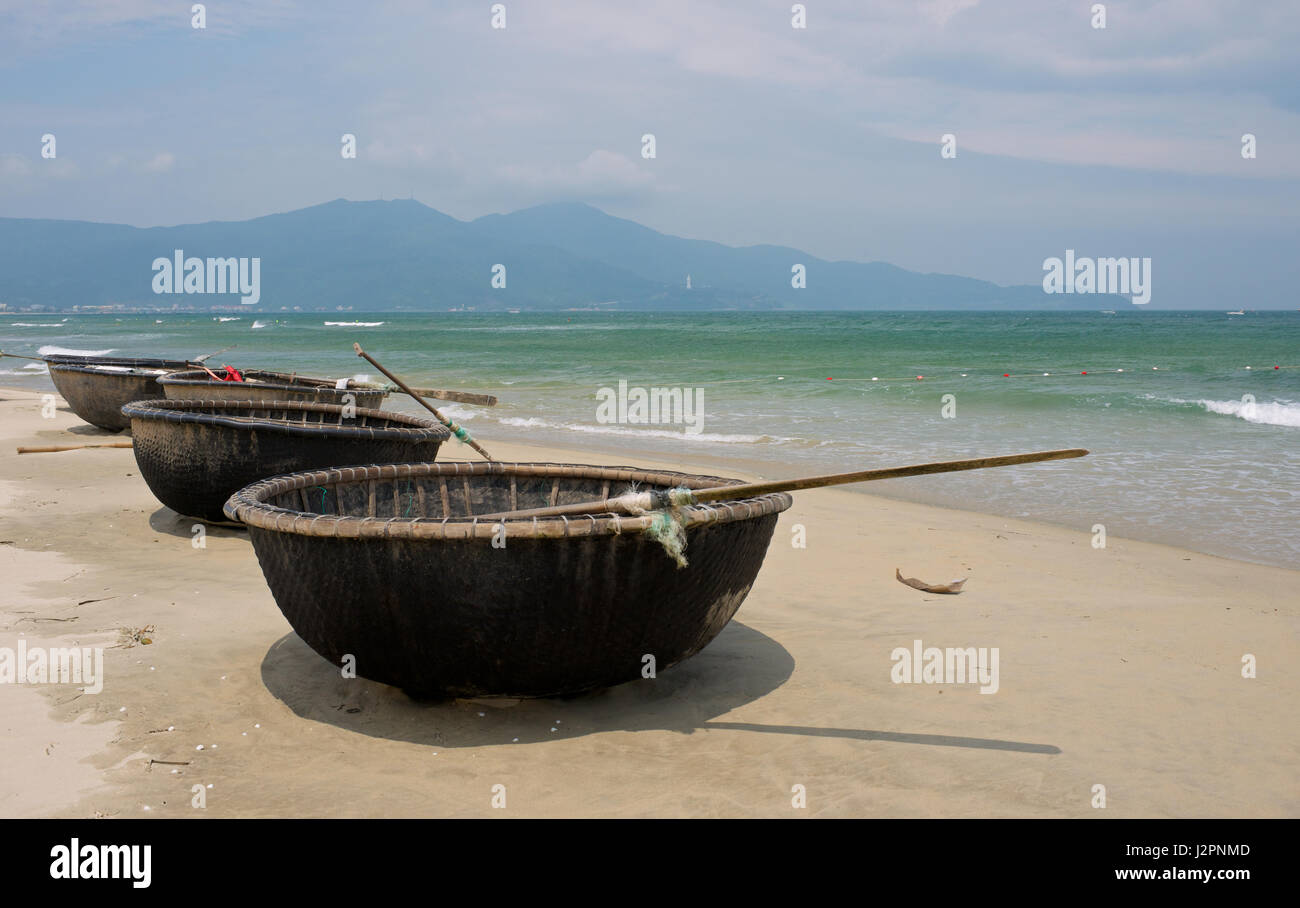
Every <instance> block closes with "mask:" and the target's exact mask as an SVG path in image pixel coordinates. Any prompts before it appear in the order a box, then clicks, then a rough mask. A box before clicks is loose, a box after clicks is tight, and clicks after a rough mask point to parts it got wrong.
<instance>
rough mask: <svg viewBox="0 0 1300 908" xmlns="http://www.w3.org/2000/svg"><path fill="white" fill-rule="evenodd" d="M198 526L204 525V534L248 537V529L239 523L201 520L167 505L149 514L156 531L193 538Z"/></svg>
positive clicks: (150, 523) (153, 528)
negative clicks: (186, 515) (184, 515)
mask: <svg viewBox="0 0 1300 908" xmlns="http://www.w3.org/2000/svg"><path fill="white" fill-rule="evenodd" d="M196 526H201V527H203V532H204V535H207V536H217V537H241V536H242V537H243V538H244V539H247V538H248V530H246V529H244V528H243V527H242V526H240V525H239V524H237V523H211V522H210V521H205V520H199V519H198V518H197V517H182V516H181V515H180V514H177V513H176V512H175V511H173V510H172V509H171V508H166V507H163V508H159V509H158V510H156V511H154V512H153V513H152V514H150V515H149V528H150V529H151V530H153V531H154V532H155V533H164V534H166V535H168V536H177V537H179V538H181V539H193V538H194V528H195V527H196Z"/></svg>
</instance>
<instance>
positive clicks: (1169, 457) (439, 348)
mask: <svg viewBox="0 0 1300 908" xmlns="http://www.w3.org/2000/svg"><path fill="white" fill-rule="evenodd" d="M236 314H237V315H239V316H241V319H240V320H239V321H227V322H218V321H215V320H214V317H213V316H210V315H171V314H164V315H160V316H155V315H138V316H135V315H133V316H122V317H120V318H119V317H114V316H78V315H74V316H68V317H66V319H67V320H66V321H64V319H65V316H63V315H58V316H49V315H31V314H19V315H13V314H5V315H3V316H0V347H2V348H3V349H5V350H9V351H11V352H26V353H31V352H35V351H36V350H38V349H40V348H42V347H48V346H58V347H63V348H66V349H71V350H85V351H103V350H112V351H114V352H115V353H118V354H126V353H135V354H142V355H143V354H149V355H167V356H174V355H180V356H197V355H199V354H202V353H206V352H209V351H211V350H215V349H218V348H220V347H224V346H226V345H228V344H238V347H237V348H236V349H235V350H232V351H230V352H229V353H227V354H223V355H222V356H219V357H216V358H214V360H213V362H230V363H232V364H234V365H236V366H243V367H271V368H276V369H281V370H298V371H300V372H304V373H308V374H313V375H322V376H329V377H338V376H344V375H347V376H351V375H369V376H370V377H372V378H373V377H376V376H374V374H373V369H371V368H370V367H369V366H368V364H366V363H365V362H363V361H361V360H358V359H357V358H356V356H355V355H353V354H352V352H351V345H352V342H353V341H354V340H356V341H360V342H361V343H362V345H363V346H365V347H366V348H367V349H368V350H369V351H371V352H372V353H374V354H375V355H376V356H377V357H379V359H380V360H381V361H382V362H384V363H385V365H387V366H388V367H389V368H390V369H392V370H394V371H396V372H397V373H398V374H400V375H402V376H403V377H405V378H407V380H408V381H409V382H411V383H412V384H417V385H424V386H435V387H445V388H457V389H463V390H476V391H486V392H490V393H494V394H497V395H498V396H499V397H500V398H501V404H500V406H498V407H496V408H495V409H491V410H485V409H479V408H474V407H468V406H461V405H454V404H450V405H447V406H446V407H445V408H444V409H445V410H446V411H447V412H448V413H449V415H452V416H453V417H454V418H457V419H459V420H462V421H463V422H464V423H465V424H466V426H467V427H469V428H470V429H471V431H473V432H474V433H475V434H476V435H477V436H479V437H481V438H482V439H483V440H484V442H485V444H488V447H489V449H490V447H491V446H490V441H491V440H492V439H494V438H499V439H504V440H516V441H534V442H538V443H542V444H552V445H564V446H567V447H570V448H574V447H590V448H593V449H598V450H601V451H614V452H619V453H625V454H626V455H627V460H628V461H629V462H633V463H635V461H636V459H637V456H638V455H644V456H646V457H655V458H664V457H678V458H681V459H683V460H694V461H695V462H709V463H716V464H718V467H717V468H718V469H719V470H724V469H725V466H726V464H728V463H729V464H732V465H733V466H734V468H735V469H738V470H739V469H743V470H751V471H757V472H762V473H764V474H766V475H772V476H789V475H797V474H800V473H813V472H830V471H839V470H849V469H859V468H864V467H869V466H884V465H894V464H902V463H909V462H917V461H924V460H940V459H942V460H947V459H954V458H959V457H967V456H976V455H982V454H995V453H1006V452H1013V451H1021V450H1034V449H1039V448H1057V447H1086V448H1089V449H1091V450H1092V452H1093V454H1092V456H1090V457H1088V458H1086V459H1083V460H1075V461H1067V462H1062V463H1056V464H1045V465H1039V466H1033V467H1024V468H1012V469H1004V470H994V471H984V472H980V473H970V474H955V475H951V476H944V477H930V478H925V479H913V480H896V481H890V482H887V483H876V484H872V485H870V486H865V487H861V488H862V490H863V491H870V492H871V493H873V494H884V495H890V496H895V497H900V498H906V499H912V500H920V501H927V502H931V503H935V504H943V505H950V506H954V507H963V508H969V509H972V510H981V511H988V512H992V513H998V514H1003V515H1007V516H1014V517H1025V518H1030V519H1035V520H1043V521H1048V522H1051V523H1056V524H1062V525H1068V526H1072V527H1076V528H1079V529H1081V530H1085V531H1088V530H1090V529H1091V528H1092V526H1093V525H1094V524H1098V523H1101V524H1105V526H1106V530H1107V533H1108V534H1110V535H1114V536H1129V537H1134V538H1140V539H1148V540H1153V541H1159V542H1167V543H1172V544H1176V545H1183V546H1187V547H1189V548H1194V549H1197V550H1200V551H1204V552H1209V553H1214V554H1222V555H1228V556H1232V557H1237V558H1242V559H1246V560H1250V561H1258V562H1265V563H1273V564H1283V565H1286V566H1291V567H1294V566H1296V565H1297V564H1298V563H1300V534H1297V514H1298V513H1300V312H1273V313H1251V314H1248V315H1245V316H1239V317H1230V316H1227V315H1225V314H1223V313H1217V312H1216V313H1205V312H1196V313H1192V312H1145V311H1136V310H1121V311H1120V312H1119V313H1118V314H1116V315H1114V316H1107V315H1102V314H1098V313H1091V312H1089V313H1043V314H1038V313H739V312H734V313H732V312H727V313H709V314H685V313H683V314H663V313H605V312H566V313H555V314H540V313H521V314H476V313H421V314H369V313H367V314H361V315H355V314H353V313H339V314H325V313H289V314H286V313H279V314H275V313H266V314H262V315H260V316H259V315H252V314H245V313H242V312H241V313H236ZM259 319H260V320H259ZM353 320H362V321H382V322H383V324H381V325H377V326H365V327H360V326H357V327H353V326H326V325H325V324H324V322H325V321H353ZM254 325H258V326H259V327H256V328H254ZM32 365H33V366H34V367H35V368H33V369H28V368H25V367H24V366H23V365H22V364H21V361H18V360H12V359H6V360H0V383H3V384H10V385H27V386H31V387H42V388H48V387H50V386H49V381H48V377H47V376H44V375H42V374H39V373H40V372H41V371H42V370H41V367H40V366H39V365H37V364H32ZM1247 366H1249V367H1251V368H1250V369H1247V368H1246V367H1247ZM1274 366H1281V367H1283V368H1280V369H1274V368H1273V367H1274ZM1085 370H1086V371H1087V372H1088V373H1089V374H1087V375H1082V374H1080V373H1081V372H1083V371H1085ZM1118 370H1123V371H1118ZM1005 373H1010V377H1003V376H1004V374H1005ZM1043 373H1049V374H1047V375H1044V374H1043ZM918 375H922V376H924V379H923V380H920V381H918V380H917V378H916V376H918ZM873 377H874V378H878V379H879V380H878V381H872V380H871V379H872V378H873ZM828 378H829V379H831V380H830V381H828V380H827V379H828ZM620 380H623V381H626V382H627V383H628V386H629V388H637V387H641V388H647V389H648V388H655V387H657V388H683V389H692V390H693V389H701V390H702V393H703V398H702V401H703V407H702V419H701V421H700V423H699V429H700V431H699V432H698V434H689V433H687V432H686V431H685V429H686V425H684V424H683V422H681V421H678V422H675V423H674V422H671V421H669V422H665V423H661V424H656V425H640V424H629V423H622V424H619V423H607V422H601V421H600V420H599V419H598V410H597V408H598V404H599V402H600V401H599V399H598V396H597V395H598V392H599V390H600V389H602V388H610V389H615V388H617V386H618V383H619V381H620ZM944 395H952V398H951V400H949V401H948V403H949V404H950V406H949V408H948V412H949V414H950V415H951V416H952V417H953V418H945V417H944V412H943V408H944V403H945V397H944ZM1247 395H1250V396H1253V402H1252V401H1251V399H1250V397H1247ZM392 405H396V406H398V408H399V409H403V410H408V411H411V412H415V411H416V410H417V408H416V407H415V406H414V405H413V404H411V403H410V402H409V401H408V402H405V403H399V401H398V399H393V401H392V403H390V406H392ZM953 405H955V410H954V409H953ZM694 415H695V414H692V416H694Z"/></svg>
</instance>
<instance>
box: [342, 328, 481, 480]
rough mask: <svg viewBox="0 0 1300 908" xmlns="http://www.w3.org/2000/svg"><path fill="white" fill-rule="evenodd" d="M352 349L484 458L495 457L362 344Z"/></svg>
mask: <svg viewBox="0 0 1300 908" xmlns="http://www.w3.org/2000/svg"><path fill="white" fill-rule="evenodd" d="M352 349H353V350H355V351H356V353H357V356H360V357H361V358H362V359H364V360H365V361H366V362H368V363H370V365H372V366H374V367H375V368H376V369H378V370H379V371H380V372H382V373H384V374H385V375H387V376H388V377H389V379H391V380H392V382H393V384H395V385H397V387H399V388H401V389H402V390H403V391H405V392H406V393H407V394H409V395H410V396H411V397H413V398H415V401H416V403H418V404H419V405H420V406H422V407H424V409H426V410H428V411H429V412H430V413H432V414H433V415H434V416H436V417H437V419H438V422H440V423H442V424H443V425H444V426H446V427H447V428H448V429H450V430H451V431H452V433H453V434H454V435H455V436H456V437H457V438H459V439H460V440H461V441H463V442H465V444H467V445H469V446H470V447H471V448H473V449H474V450H475V451H478V452H479V453H480V454H482V455H483V459H484V460H492V459H493V457H492V455H491V454H489V453H488V452H487V451H485V450H484V449H483V446H482V445H480V444H479V443H478V442H476V441H475V440H474V439H472V438H470V437H469V433H468V432H466V431H465V430H464V429H462V428H461V427H460V426H458V425H456V423H454V422H453V421H451V420H450V419H448V418H447V417H445V416H443V415H442V414H441V413H439V412H438V410H437V408H436V407H434V406H433V405H432V404H430V403H429V402H428V401H426V400H425V399H424V398H423V397H421V396H420V395H419V394H417V393H415V391H414V390H412V389H411V388H410V387H409V386H408V385H407V384H406V382H404V381H402V380H401V379H400V378H398V377H397V376H396V375H394V374H393V373H391V372H389V371H388V370H387V369H385V368H384V367H383V366H381V365H380V364H379V362H378V361H377V360H376V359H375V358H374V357H373V356H371V355H370V354H369V353H367V352H366V351H365V350H362V349H361V345H360V344H357V343H354V344H353V345H352Z"/></svg>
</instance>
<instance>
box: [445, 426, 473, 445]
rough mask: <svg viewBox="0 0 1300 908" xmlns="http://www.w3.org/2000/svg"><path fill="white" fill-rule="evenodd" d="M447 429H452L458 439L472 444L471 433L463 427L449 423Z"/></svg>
mask: <svg viewBox="0 0 1300 908" xmlns="http://www.w3.org/2000/svg"><path fill="white" fill-rule="evenodd" d="M447 428H449V429H451V431H452V434H453V435H455V436H456V437H457V438H459V439H460V440H461V441H462V442H464V443H465V444H469V443H470V437H469V432H468V431H466V430H465V429H464V428H462V427H461V426H458V425H456V424H455V423H454V422H453V423H449V424H448V426H447Z"/></svg>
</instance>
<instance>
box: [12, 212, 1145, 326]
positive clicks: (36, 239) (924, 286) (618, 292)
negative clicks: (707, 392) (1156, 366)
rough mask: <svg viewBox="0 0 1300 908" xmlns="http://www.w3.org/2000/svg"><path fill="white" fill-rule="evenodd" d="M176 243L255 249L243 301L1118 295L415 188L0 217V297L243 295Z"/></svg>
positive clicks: (227, 298) (194, 251)
mask: <svg viewBox="0 0 1300 908" xmlns="http://www.w3.org/2000/svg"><path fill="white" fill-rule="evenodd" d="M178 249H179V250H183V251H184V256H185V257H187V258H188V257H191V256H193V257H198V258H200V259H204V260H205V261H206V260H207V259H208V258H223V259H224V258H241V257H243V258H247V259H249V260H250V261H251V259H253V258H257V259H259V260H260V271H259V275H260V297H259V301H258V302H257V303H256V304H255V305H254V306H250V307H248V308H250V309H253V308H258V309H269V310H277V309H280V308H282V307H283V308H288V309H292V308H294V307H300V308H302V309H317V310H320V309H336V308H339V307H345V308H346V307H351V308H352V309H353V310H359V311H365V310H372V311H394V310H404V309H405V310H445V309H461V308H466V309H468V308H474V309H476V310H479V311H490V310H500V309H507V308H510V309H525V310H528V309H534V310H545V309H550V310H554V309H566V308H591V307H599V308H606V309H629V310H631V309H676V310H682V309H890V310H902V309H1046V310H1053V309H1080V308H1083V309H1097V308H1103V307H1111V308H1113V307H1115V306H1116V305H1117V303H1123V302H1125V300H1124V299H1123V298H1121V297H1116V296H1104V295H1095V296H1086V295H1083V296H1081V295H1068V296H1067V295H1048V294H1045V293H1044V292H1043V289H1042V287H1041V286H1038V285H1029V286H1011V287H1003V286H999V285H997V284H993V283H989V282H987V281H981V280H975V279H972V278H966V277H958V276H955V275H947V274H919V273H916V272H912V271H906V270H904V269H902V268H898V267H895V266H893V265H889V264H885V263H883V262H846V261H837V262H830V261H823V260H821V259H818V258H816V257H814V256H811V255H808V254H806V253H804V252H801V251H799V250H797V249H790V248H786V247H782V246H746V247H739V248H738V247H732V246H725V245H722V244H721V243H714V242H708V241H704V240H691V239H684V238H681V237H675V236H669V235H667V234H663V233H659V232H657V231H655V230H651V229H650V228H648V227H644V226H642V225H640V224H637V223H635V222H634V221H629V220H625V219H623V218H617V217H613V216H611V215H608V214H606V213H604V212H602V211H600V210H599V209H596V208H593V207H591V206H589V205H584V204H576V203H556V204H548V205H541V206H538V207H535V208H528V209H524V210H521V211H516V212H514V213H512V214H493V215H487V216H485V217H481V218H478V219H476V220H473V221H461V220H457V219H456V218H453V217H450V216H449V215H446V214H443V213H442V212H440V211H437V210H435V209H433V208H430V207H428V206H427V205H424V204H422V203H420V202H417V201H414V200H394V201H364V202H353V201H347V200H344V199H338V200H335V201H333V202H327V203H325V204H322V205H315V206H312V207H309V208H303V209H299V210H297V211H290V212H287V213H283V214H273V215H267V216H265V217H258V218H253V219H251V220H247V221H213V222H209V223H203V224H185V225H179V226H174V227H148V228H139V227H131V226H127V225H123V224H102V223H92V222H87V221H68V220H36V219H19V218H0V302H3V303H6V304H8V306H9V308H10V309H14V308H19V307H26V306H32V305H43V306H45V307H48V308H51V309H64V310H66V309H71V308H72V307H73V306H80V307H86V306H105V305H114V304H118V305H122V306H126V307H161V308H169V307H170V306H171V305H172V304H173V303H177V304H180V305H181V306H182V307H186V306H193V307H195V308H207V307H211V306H231V305H238V303H239V296H238V295H234V294H231V293H225V294H217V293H206V294H198V293H188V294H181V293H175V294H169V293H163V294H159V293H155V292H154V287H155V285H156V283H157V282H156V281H155V270H154V263H155V262H156V261H157V260H158V259H168V260H170V259H172V258H173V256H174V252H175V250H178ZM796 265H802V266H803V267H804V271H805V280H806V286H804V287H802V288H796V287H794V286H792V278H793V277H794V276H795V273H794V270H793V269H794V268H795V266H796ZM497 266H502V267H497ZM688 276H689V278H690V281H689V287H688V281H687V278H688ZM494 277H495V283H496V284H497V285H498V286H493V282H494ZM178 283H179V282H178ZM502 283H504V287H502V286H499V285H500V284H502ZM164 286H170V285H168V284H166V283H164Z"/></svg>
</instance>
